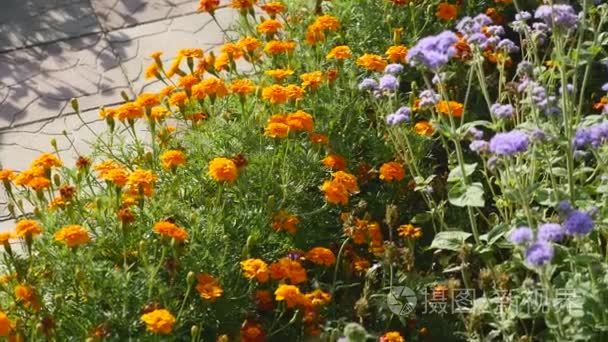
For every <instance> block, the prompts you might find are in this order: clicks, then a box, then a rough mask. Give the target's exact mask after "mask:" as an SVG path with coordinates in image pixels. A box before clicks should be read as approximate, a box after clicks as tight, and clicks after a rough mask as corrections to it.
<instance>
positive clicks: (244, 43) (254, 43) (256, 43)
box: [236, 36, 262, 53]
mask: <svg viewBox="0 0 608 342" xmlns="http://www.w3.org/2000/svg"><path fill="white" fill-rule="evenodd" d="M236 44H237V45H238V47H239V48H241V49H242V50H243V51H246V52H249V53H253V52H254V51H255V50H257V49H258V48H260V47H261V46H262V42H261V41H260V40H259V39H257V38H255V37H251V36H247V37H243V38H241V40H239V41H238V42H237V43H236Z"/></svg>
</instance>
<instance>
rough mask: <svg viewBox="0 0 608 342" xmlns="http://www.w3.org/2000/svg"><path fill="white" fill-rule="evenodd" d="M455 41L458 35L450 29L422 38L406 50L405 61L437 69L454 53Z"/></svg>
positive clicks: (413, 64)
mask: <svg viewBox="0 0 608 342" xmlns="http://www.w3.org/2000/svg"><path fill="white" fill-rule="evenodd" d="M456 42H458V37H456V35H455V34H454V32H452V31H443V32H441V33H440V34H438V35H436V36H429V37H425V38H422V39H420V40H419V41H418V43H417V44H416V45H414V47H412V48H411V49H410V50H409V51H408V53H407V61H408V62H409V63H410V65H412V66H418V65H422V66H425V67H427V68H429V69H432V70H437V69H439V68H440V67H442V66H444V65H446V64H447V63H448V62H449V60H450V58H451V57H452V56H454V55H455V54H456V48H455V47H454V46H453V45H454V44H455V43H456Z"/></svg>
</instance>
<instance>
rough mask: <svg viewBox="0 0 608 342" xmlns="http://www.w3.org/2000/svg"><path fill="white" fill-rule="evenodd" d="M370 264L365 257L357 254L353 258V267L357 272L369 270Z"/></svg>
mask: <svg viewBox="0 0 608 342" xmlns="http://www.w3.org/2000/svg"><path fill="white" fill-rule="evenodd" d="M370 266H371V264H370V262H369V261H368V260H367V259H365V258H361V257H359V256H355V258H354V259H353V268H354V270H355V272H357V273H363V272H365V271H367V269H368V268H369V267H370Z"/></svg>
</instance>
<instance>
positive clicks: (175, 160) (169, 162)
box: [160, 150, 186, 169]
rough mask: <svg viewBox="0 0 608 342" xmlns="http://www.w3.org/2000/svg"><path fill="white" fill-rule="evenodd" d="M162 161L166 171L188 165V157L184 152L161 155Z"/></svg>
mask: <svg viewBox="0 0 608 342" xmlns="http://www.w3.org/2000/svg"><path fill="white" fill-rule="evenodd" d="M160 161H161V163H162V164H163V167H164V168H165V169H173V168H175V167H178V166H180V165H184V164H186V156H185V155H184V153H183V152H182V151H178V150H169V151H165V152H163V153H162V154H161V155H160Z"/></svg>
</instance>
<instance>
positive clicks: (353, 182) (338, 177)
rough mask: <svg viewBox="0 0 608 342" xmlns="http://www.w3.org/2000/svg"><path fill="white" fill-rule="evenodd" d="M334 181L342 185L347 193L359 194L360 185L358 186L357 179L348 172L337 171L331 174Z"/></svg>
mask: <svg viewBox="0 0 608 342" xmlns="http://www.w3.org/2000/svg"><path fill="white" fill-rule="evenodd" d="M331 176H332V178H333V181H334V182H337V183H340V184H342V185H343V186H344V188H345V189H346V191H348V192H350V193H355V192H359V185H358V184H357V177H355V176H353V175H351V174H350V173H348V172H344V171H337V172H334V173H332V174H331Z"/></svg>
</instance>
